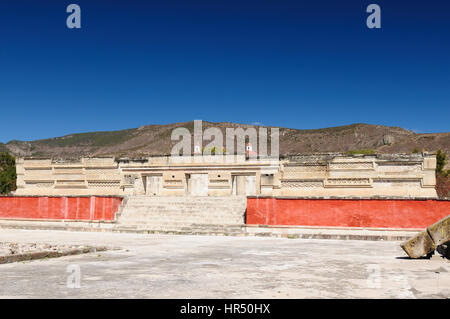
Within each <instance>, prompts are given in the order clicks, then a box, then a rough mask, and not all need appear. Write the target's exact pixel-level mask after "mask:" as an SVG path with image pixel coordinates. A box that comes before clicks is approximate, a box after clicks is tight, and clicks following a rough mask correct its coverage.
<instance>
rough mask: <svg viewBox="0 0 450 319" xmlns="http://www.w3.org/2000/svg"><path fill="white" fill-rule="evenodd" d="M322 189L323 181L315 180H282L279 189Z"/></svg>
mask: <svg viewBox="0 0 450 319" xmlns="http://www.w3.org/2000/svg"><path fill="white" fill-rule="evenodd" d="M305 187H323V181H322V180H317V179H298V180H282V181H281V188H305Z"/></svg>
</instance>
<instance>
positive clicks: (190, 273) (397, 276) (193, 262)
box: [0, 229, 450, 298]
mask: <svg viewBox="0 0 450 319" xmlns="http://www.w3.org/2000/svg"><path fill="white" fill-rule="evenodd" d="M0 242H19V243H31V242H39V243H41V242H42V243H48V244H89V245H97V246H98V245H106V246H108V247H111V248H115V249H111V250H108V251H105V252H96V253H88V254H83V255H76V256H66V257H59V258H51V259H42V260H35V261H26V262H18V263H9V264H1V265H0V297H1V298H450V262H449V261H448V260H443V259H442V258H440V257H434V258H432V259H429V260H426V259H421V260H411V259H407V258H406V255H405V253H404V252H403V251H402V250H401V248H400V247H399V242H376V241H350V240H319V239H287V238H259V237H226V236H224V237H221V236H218V237H213V236H168V235H142V234H121V233H90V232H66V231H42V230H13V229H1V230H0ZM74 269H75V270H74ZM72 271H74V272H72ZM76 274H79V278H80V281H79V288H76V286H77V285H76V284H74V283H77V280H76V279H74V277H73V276H76ZM68 278H69V280H68Z"/></svg>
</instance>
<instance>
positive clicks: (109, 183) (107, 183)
mask: <svg viewBox="0 0 450 319" xmlns="http://www.w3.org/2000/svg"><path fill="white" fill-rule="evenodd" d="M88 186H89V187H95V188H103V187H105V188H106V187H119V186H120V181H88Z"/></svg>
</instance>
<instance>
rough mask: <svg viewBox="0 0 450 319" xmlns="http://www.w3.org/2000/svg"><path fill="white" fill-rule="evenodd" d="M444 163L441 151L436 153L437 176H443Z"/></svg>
mask: <svg viewBox="0 0 450 319" xmlns="http://www.w3.org/2000/svg"><path fill="white" fill-rule="evenodd" d="M445 163H446V155H445V153H444V152H442V151H441V150H438V151H437V153H436V173H438V174H439V175H444V173H445V172H444V167H445Z"/></svg>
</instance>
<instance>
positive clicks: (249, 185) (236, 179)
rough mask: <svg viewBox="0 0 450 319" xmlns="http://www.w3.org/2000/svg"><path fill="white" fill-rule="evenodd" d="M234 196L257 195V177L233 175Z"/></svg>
mask: <svg viewBox="0 0 450 319" xmlns="http://www.w3.org/2000/svg"><path fill="white" fill-rule="evenodd" d="M232 183H233V185H232V187H233V188H232V194H233V195H245V196H251V195H256V176H255V175H233V176H232Z"/></svg>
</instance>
